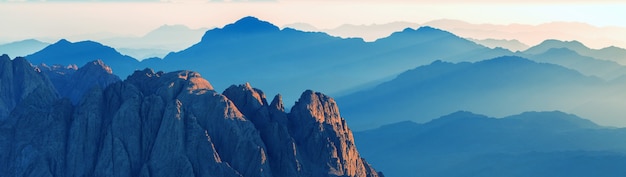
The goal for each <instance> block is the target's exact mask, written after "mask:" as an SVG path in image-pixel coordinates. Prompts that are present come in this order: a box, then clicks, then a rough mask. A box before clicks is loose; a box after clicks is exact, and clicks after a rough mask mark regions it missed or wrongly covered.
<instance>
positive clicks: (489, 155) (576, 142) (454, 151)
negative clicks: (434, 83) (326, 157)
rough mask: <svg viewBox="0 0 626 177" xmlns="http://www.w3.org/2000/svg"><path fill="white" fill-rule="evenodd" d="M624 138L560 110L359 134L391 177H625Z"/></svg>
mask: <svg viewBox="0 0 626 177" xmlns="http://www.w3.org/2000/svg"><path fill="white" fill-rule="evenodd" d="M624 135H626V129H623V128H621V129H615V128H607V127H602V126H598V125H596V124H595V123H593V122H591V121H589V120H586V119H582V118H580V117H578V116H575V115H571V114H566V113H563V112H559V111H550V112H525V113H522V114H519V115H514V116H508V117H504V118H491V117H487V116H483V115H477V114H473V113H471V112H455V113H453V114H449V115H446V116H443V117H441V118H438V119H435V120H432V121H430V122H427V123H424V124H418V123H414V122H399V123H395V124H390V125H386V126H382V127H380V128H377V129H373V130H368V131H363V132H356V133H355V139H356V142H357V144H358V145H359V147H360V151H361V154H362V155H363V156H364V157H365V158H367V159H368V160H369V161H370V162H371V163H372V164H373V165H375V166H376V167H377V168H378V169H380V170H382V171H384V172H385V175H387V176H412V175H414V174H420V175H424V176H441V177H453V176H454V177H456V176H458V177H460V176H494V175H495V176H538V177H543V176H546V177H548V176H589V175H591V176H593V174H596V173H598V174H602V176H616V177H617V176H621V175H623V174H624V173H626V170H624V168H622V167H621V166H620V165H616V164H623V163H625V162H626V154H624V153H626V143H624V142H622V141H620V140H621V139H622V137H623V136H624ZM600 167H601V168H602V170H601V172H600V171H598V168H600Z"/></svg>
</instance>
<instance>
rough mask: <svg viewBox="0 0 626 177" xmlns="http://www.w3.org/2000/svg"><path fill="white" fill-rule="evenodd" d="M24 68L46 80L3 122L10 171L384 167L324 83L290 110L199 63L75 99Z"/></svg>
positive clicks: (235, 172) (251, 174)
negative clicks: (214, 80)
mask: <svg viewBox="0 0 626 177" xmlns="http://www.w3.org/2000/svg"><path fill="white" fill-rule="evenodd" d="M16 62H19V61H17V60H16V61H10V60H9V63H13V64H15V63H16ZM2 63H7V61H4V60H2ZM0 66H4V64H3V65H0ZM27 66H29V65H27ZM25 68H26V69H28V68H27V67H25ZM3 71H5V70H3ZM12 73H16V72H12ZM17 73H20V72H17ZM27 73H28V74H19V75H21V76H19V77H35V76H37V77H41V78H43V79H41V80H42V81H41V82H42V84H39V85H40V87H36V88H38V89H26V90H31V91H30V92H31V94H26V95H27V96H24V97H23V98H22V97H20V98H22V99H21V100H20V99H18V100H17V101H16V103H15V106H13V107H14V108H12V107H7V108H6V109H7V110H11V111H9V112H10V115H8V116H7V117H6V118H5V120H3V121H2V122H0V125H2V126H1V129H0V131H1V132H0V133H1V134H0V140H2V141H1V143H0V150H2V152H7V153H2V154H1V155H0V157H1V158H0V167H1V168H0V170H1V171H0V172H1V173H2V174H3V175H5V176H142V177H150V176H233V177H236V176H246V177H271V176H355V177H356V176H362V177H366V176H378V174H376V172H375V171H374V170H373V169H372V168H371V167H370V166H369V165H368V164H367V162H365V161H364V160H363V159H361V158H360V156H359V154H358V152H357V151H356V147H355V146H354V142H353V139H352V133H351V131H350V130H349V129H348V128H347V125H346V124H345V121H344V120H343V119H342V118H341V117H340V116H339V113H338V112H337V111H338V110H337V108H336V104H335V103H334V101H332V99H330V98H328V97H327V96H324V95H322V94H320V93H314V92H311V91H307V92H305V94H303V97H302V98H301V99H300V101H299V102H298V103H297V104H296V107H294V108H293V109H292V113H290V114H288V113H286V112H285V110H284V106H283V104H282V100H281V97H280V95H278V96H276V97H275V98H274V100H273V101H272V102H271V104H268V103H267V101H266V99H265V95H264V94H263V92H262V91H260V90H258V89H254V88H252V87H251V86H250V85H249V84H245V85H240V86H232V87H230V88H229V89H227V90H226V91H224V93H223V94H219V93H217V92H215V91H214V90H213V88H212V86H211V84H210V83H209V82H208V81H206V80H205V79H203V78H202V77H201V76H200V74H198V73H196V72H192V71H177V72H171V73H163V72H154V71H152V70H151V69H145V70H142V71H135V73H134V74H132V75H131V76H129V77H128V79H126V80H125V81H123V82H115V83H113V84H110V85H109V86H108V87H106V88H103V87H93V88H92V89H89V90H88V91H86V92H85V93H84V94H83V95H82V98H81V99H80V100H78V101H77V102H76V103H75V104H72V103H71V102H70V101H69V100H68V99H60V98H58V97H57V96H56V95H55V93H56V92H55V90H54V89H53V88H52V86H51V84H50V82H46V81H47V80H46V78H45V77H42V75H41V74H39V73H37V72H36V71H35V69H33V68H32V67H30V70H29V72H27ZM77 73H78V71H77V72H76V73H74V74H75V75H76V74H77ZM2 77H3V78H4V77H8V78H15V77H18V76H17V74H16V75H9V76H5V75H4V74H3V75H2ZM26 80H33V79H26ZM2 81H5V79H3V80H2ZM2 85H6V84H2ZM19 88H22V87H19ZM23 88H31V87H23ZM44 88H45V89H44ZM4 90H5V89H3V90H2V91H4ZM14 90H15V89H14ZM24 90H25V89H21V90H20V92H19V93H22V92H24ZM32 90H41V91H32ZM16 93H17V92H16ZM7 94H10V95H13V94H14V93H13V92H12V93H7ZM18 95H19V94H18ZM47 95H52V96H49V97H46V96H47ZM312 95H315V96H312ZM322 97H323V98H324V99H322V100H320V99H317V98H322ZM2 99H3V100H2V101H3V102H5V98H4V97H3V98H2ZM42 99H43V101H40V100H42ZM14 100H16V99H14ZM326 107H328V108H329V109H321V108H326ZM9 108H11V109H9ZM307 108H315V109H307ZM319 120H324V121H322V122H320V121H319ZM10 122H14V123H10ZM309 135H310V136H309Z"/></svg>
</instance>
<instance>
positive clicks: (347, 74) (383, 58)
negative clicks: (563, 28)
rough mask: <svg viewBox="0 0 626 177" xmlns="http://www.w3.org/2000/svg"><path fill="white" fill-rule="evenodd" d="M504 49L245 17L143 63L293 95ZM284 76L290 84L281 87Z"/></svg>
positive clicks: (441, 34)
mask: <svg viewBox="0 0 626 177" xmlns="http://www.w3.org/2000/svg"><path fill="white" fill-rule="evenodd" d="M451 46H452V47H451ZM503 54H510V52H509V51H506V50H504V49H502V50H493V49H489V48H486V47H484V46H480V45H478V44H475V43H473V42H470V41H467V40H466V39H463V38H460V37H458V36H455V35H454V34H451V33H448V32H445V31H441V30H437V29H433V28H429V27H422V28H420V29H406V30H404V31H401V32H396V33H394V34H392V35H391V36H389V37H387V38H385V39H380V40H377V41H375V42H365V41H363V40H362V39H360V38H348V39H343V38H338V37H332V36H329V35H328V34H325V33H319V32H303V31H298V30H294V29H291V28H285V29H280V28H278V27H277V26H275V25H273V24H271V23H269V22H266V21H262V20H259V19H257V18H254V17H245V18H242V19H240V20H238V21H237V22H235V23H233V24H229V25H226V26H224V27H223V28H216V29H212V30H209V31H207V32H206V33H205V35H204V36H203V37H202V40H201V41H200V42H199V43H197V44H195V45H193V46H191V47H189V48H188V49H185V50H182V51H179V52H173V53H170V54H168V55H167V56H166V57H165V58H164V59H163V60H162V62H153V63H152V64H150V65H148V66H149V67H151V68H156V69H158V70H165V71H174V70H177V69H179V68H189V69H192V70H195V71H198V72H201V73H203V74H204V75H205V76H207V77H208V78H209V79H210V80H212V81H213V83H214V86H215V87H216V88H218V89H225V88H226V87H228V86H229V85H228V84H229V83H232V82H239V83H243V82H250V83H253V84H255V85H259V86H260V87H262V88H265V90H266V91H267V92H268V93H278V91H279V90H281V93H283V97H284V99H286V100H294V99H295V98H297V96H298V95H299V92H300V90H305V89H314V90H320V91H323V92H326V93H330V94H335V93H339V92H342V91H346V90H355V88H359V87H360V86H362V85H364V84H369V83H371V82H373V81H378V80H383V79H386V78H389V77H393V76H395V75H396V74H398V73H400V72H402V71H405V70H408V69H410V68H412V67H415V66H419V65H423V64H427V63H429V62H431V61H434V60H436V59H443V60H450V61H459V60H463V61H466V60H471V61H478V60H482V59H484V58H492V57H495V56H500V55H503ZM153 61H158V60H153ZM234 68H236V69H234ZM285 84H288V85H289V88H284V87H282V88H280V87H279V86H281V85H285Z"/></svg>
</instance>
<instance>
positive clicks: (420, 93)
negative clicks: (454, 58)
mask: <svg viewBox="0 0 626 177" xmlns="http://www.w3.org/2000/svg"><path fill="white" fill-rule="evenodd" d="M624 86H625V84H624V83H617V82H607V81H604V80H602V79H600V78H597V77H590V76H584V75H582V74H580V73H579V72H577V71H575V70H571V69H567V68H564V67H562V66H558V65H554V64H546V63H537V62H534V61H531V60H528V59H525V58H521V57H514V56H505V57H498V58H494V59H490V60H484V61H480V62H474V63H469V62H461V63H449V62H442V61H436V62H433V63H431V64H429V65H424V66H420V67H417V68H415V69H412V70H409V71H406V72H404V73H402V74H400V75H399V76H398V77H396V78H395V79H393V80H391V81H388V82H385V83H382V84H380V85H378V86H376V87H374V88H372V89H369V90H365V91H361V92H357V93H353V94H350V95H346V96H342V97H339V98H338V99H337V100H338V102H339V103H340V104H341V105H342V108H343V109H342V111H343V113H344V115H345V116H346V118H347V119H348V121H349V122H350V123H351V125H352V128H353V129H355V130H363V129H367V128H375V127H377V126H378V125H382V124H388V123H392V122H398V121H402V120H413V121H416V122H426V121H428V120H431V119H433V118H436V117H438V116H441V115H444V114H447V113H446V112H453V111H455V110H468V111H472V112H480V113H484V114H489V115H496V116H504V115H508V114H514V113H515V112H523V111H528V110H537V111H541V110H565V111H568V112H572V113H575V114H579V115H583V116H595V117H594V121H595V122H600V123H602V124H605V125H616V126H621V125H626V122H623V121H620V120H622V119H621V118H620V115H623V114H624V112H623V111H620V110H623V109H619V108H617V107H615V106H609V105H612V104H618V105H620V104H624V103H623V101H619V100H623V99H622V98H626V97H623V96H624V94H623V93H622V91H619V90H620V89H622V88H626V87H624ZM609 98H610V99H609ZM613 98H614V99H613ZM600 105H602V106H600ZM591 108H593V109H596V110H593V109H591ZM364 110H367V111H364ZM608 112H610V113H608Z"/></svg>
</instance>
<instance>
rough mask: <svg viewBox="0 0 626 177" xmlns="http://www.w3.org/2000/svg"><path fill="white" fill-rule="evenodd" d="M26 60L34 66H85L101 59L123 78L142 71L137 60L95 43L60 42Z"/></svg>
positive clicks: (27, 57) (29, 56)
mask: <svg viewBox="0 0 626 177" xmlns="http://www.w3.org/2000/svg"><path fill="white" fill-rule="evenodd" d="M26 59H28V60H29V61H30V62H31V63H33V64H40V63H46V64H51V65H54V64H59V65H71V64H76V65H85V64H87V63H88V62H91V61H94V60H98V59H99V60H102V61H103V62H105V63H107V64H108V65H110V66H111V68H114V69H115V71H113V72H114V73H115V74H116V75H119V76H122V77H125V76H127V75H129V74H131V73H132V72H133V71H135V70H136V69H142V68H140V66H139V61H137V60H136V59H134V58H132V57H129V56H126V55H122V54H120V53H119V52H117V51H116V50H115V49H113V48H111V47H108V46H105V45H102V44H100V43H97V42H94V41H81V42H69V41H67V40H59V41H58V42H56V43H54V44H52V45H50V46H48V47H46V48H44V49H43V50H41V51H38V52H36V53H34V54H31V55H28V56H26Z"/></svg>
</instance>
